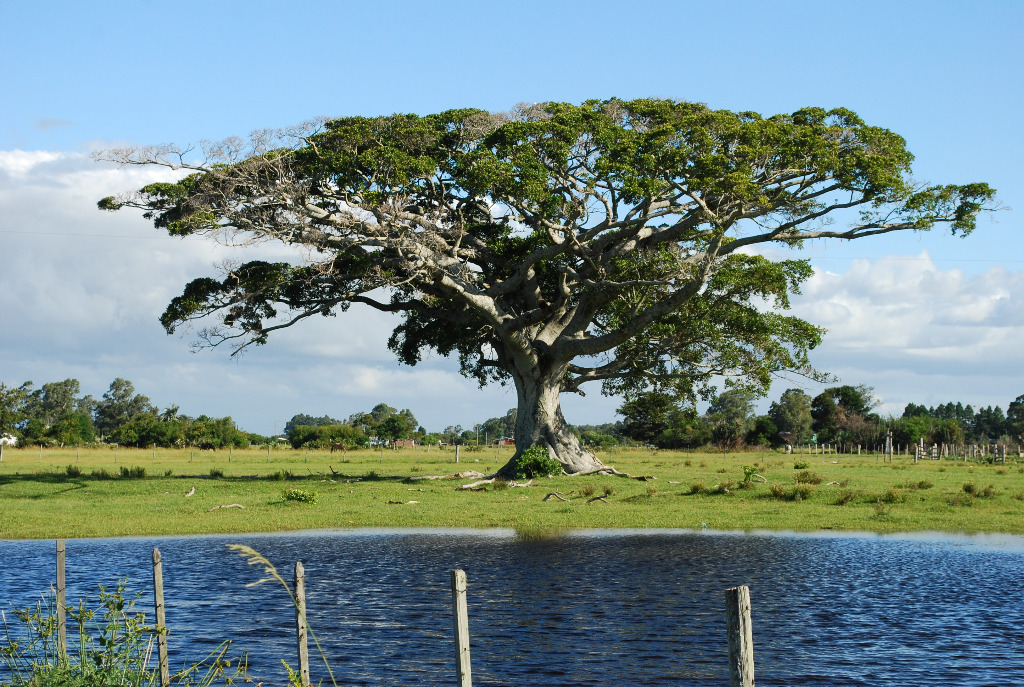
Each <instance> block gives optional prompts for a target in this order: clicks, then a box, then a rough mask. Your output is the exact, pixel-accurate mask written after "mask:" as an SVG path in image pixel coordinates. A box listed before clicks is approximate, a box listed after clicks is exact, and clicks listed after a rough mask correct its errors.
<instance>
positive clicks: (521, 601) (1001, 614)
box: [0, 530, 1024, 686]
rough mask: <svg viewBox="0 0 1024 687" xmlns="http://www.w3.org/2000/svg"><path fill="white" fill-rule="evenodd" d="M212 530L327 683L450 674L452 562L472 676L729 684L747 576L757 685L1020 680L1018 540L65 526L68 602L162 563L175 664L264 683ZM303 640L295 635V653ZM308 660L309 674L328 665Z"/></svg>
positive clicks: (281, 642) (46, 578)
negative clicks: (463, 587) (237, 671)
mask: <svg viewBox="0 0 1024 687" xmlns="http://www.w3.org/2000/svg"><path fill="white" fill-rule="evenodd" d="M228 543H239V544H246V545H249V546H252V547H253V548H255V549H256V550H258V551H259V552H261V553H262V554H264V555H265V556H266V557H267V558H269V559H270V560H271V561H273V562H274V563H275V564H277V566H278V568H279V570H280V572H281V573H282V575H283V576H284V577H285V578H287V579H289V580H290V579H291V576H292V570H293V567H292V566H293V565H294V562H295V561H296V560H301V561H302V562H303V565H304V566H305V569H306V577H307V583H306V585H307V604H308V616H309V622H310V626H311V627H312V629H313V631H314V632H315V633H316V634H317V636H318V637H319V639H320V641H321V643H322V645H323V648H324V650H325V652H326V654H327V656H328V659H329V660H330V662H331V665H332V667H333V669H334V671H335V674H336V676H337V678H338V683H339V684H345V685H405V684H425V685H433V684H441V683H447V684H453V683H454V657H453V654H454V652H453V649H452V645H453V639H452V619H451V595H450V589H449V585H450V571H451V570H452V569H453V568H462V569H464V570H465V571H466V574H467V577H468V580H469V616H470V634H471V653H472V671H473V682H474V684H475V685H481V686H484V685H491V686H496V685H618V684H629V685H669V684H671V685H723V684H728V667H727V645H726V638H725V612H724V597H723V592H724V590H725V589H726V588H728V587H732V586H736V585H739V584H746V585H749V587H750V590H751V599H752V605H753V627H754V651H755V661H756V671H757V683H758V684H759V685H762V686H768V685H914V686H920V685H1014V684H1018V685H1019V684H1024V538H1022V537H1012V536H987V537H986V536H974V537H969V536H942V535H916V536H913V535H903V536H893V537H881V536H875V535H862V536H838V535H837V536H818V535H810V536H809V535H778V534H729V533H712V532H689V531H670V532H666V531H600V532H578V533H572V534H568V535H565V536H560V537H555V538H549V539H539V540H524V539H521V538H517V537H516V536H515V534H514V533H513V532H511V531H506V530H501V531H487V530H485V531H467V530H447V531H437V530H427V531H424V530H416V531H380V530H375V531H338V532H309V533H300V534H282V535H241V536H239V535H233V536H226V537H221V536H218V537H187V538H184V537H182V538H156V539H97V540H70V541H68V543H67V586H68V601H69V605H70V604H71V603H72V602H73V601H74V600H77V599H79V598H81V597H83V596H86V595H88V596H89V597H90V599H92V600H95V598H96V592H97V585H99V584H105V585H114V584H116V582H117V580H118V579H119V578H123V577H128V578H129V589H130V590H137V591H140V592H142V594H143V597H142V599H141V602H140V603H141V604H142V605H143V607H144V608H145V610H146V611H147V612H148V611H150V609H151V608H152V591H151V589H152V575H151V569H150V560H151V554H152V549H153V547H154V546H157V547H159V548H160V550H161V553H162V556H163V561H164V574H165V589H166V592H165V593H166V604H167V623H168V626H169V627H170V631H171V633H170V636H169V642H170V646H171V656H172V662H173V663H175V664H179V665H180V664H182V663H184V662H185V661H192V660H197V659H198V658H200V657H201V656H202V655H204V654H205V653H206V652H208V651H210V650H211V649H213V648H214V647H215V646H216V645H217V644H219V643H220V642H221V641H222V640H224V639H232V640H234V644H233V652H237V651H243V650H244V651H247V652H249V654H250V659H251V665H252V667H253V671H254V672H255V674H257V675H258V676H260V677H262V678H265V679H266V680H265V682H264V684H266V685H270V684H283V683H284V678H283V668H282V667H281V664H280V659H281V658H285V659H286V660H288V661H289V663H291V664H292V665H294V664H295V659H294V655H295V640H294V612H293V610H292V609H291V606H290V603H289V600H288V598H287V596H286V595H285V593H284V591H283V589H281V587H280V586H279V585H276V584H263V585H259V586H256V587H246V584H248V583H250V582H254V581H256V580H257V579H259V578H260V577H261V576H262V574H261V573H262V570H260V569H256V568H252V567H250V566H248V565H246V563H245V561H244V560H243V559H242V558H240V557H239V556H238V555H237V554H236V553H234V552H231V551H229V550H228V549H227V548H226V546H225V545H226V544H228ZM53 550H54V544H53V542H52V541H44V542H39V541H30V542H20V541H19V542H2V541H0V602H3V603H4V604H5V607H7V608H10V606H7V605H6V604H7V602H11V603H12V604H14V605H15V606H25V605H28V604H29V603H31V602H32V600H33V599H34V598H38V597H39V594H40V593H41V592H43V591H44V590H45V589H46V588H47V587H48V585H49V584H50V580H51V579H52V576H53V566H54V553H53ZM314 654H315V649H314V648H313V647H312V646H311V655H314ZM323 676H324V673H323V670H322V668H320V667H318V666H317V665H316V663H314V682H315V681H316V679H317V678H319V677H323Z"/></svg>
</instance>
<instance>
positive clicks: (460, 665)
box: [452, 570, 473, 687]
mask: <svg viewBox="0 0 1024 687" xmlns="http://www.w3.org/2000/svg"><path fill="white" fill-rule="evenodd" d="M452 613H453V617H454V626H455V672H456V675H457V676H458V681H459V682H458V685H459V687H472V685H473V675H472V671H471V670H470V662H469V608H468V604H467V603H466V573H465V571H463V570H452Z"/></svg>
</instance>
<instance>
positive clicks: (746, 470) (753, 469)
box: [743, 465, 757, 483]
mask: <svg viewBox="0 0 1024 687" xmlns="http://www.w3.org/2000/svg"><path fill="white" fill-rule="evenodd" d="M756 474H757V466H756V465H744V466H743V482H744V483H747V482H749V481H750V480H752V479H754V475H756Z"/></svg>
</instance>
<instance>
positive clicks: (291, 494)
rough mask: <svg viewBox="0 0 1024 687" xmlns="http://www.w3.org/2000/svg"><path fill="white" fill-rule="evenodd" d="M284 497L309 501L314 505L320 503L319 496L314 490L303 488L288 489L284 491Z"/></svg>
mask: <svg viewBox="0 0 1024 687" xmlns="http://www.w3.org/2000/svg"><path fill="white" fill-rule="evenodd" d="M284 499H285V501H298V502H299V503H309V504H312V505H314V506H315V505H316V504H318V503H320V496H319V495H318V494H317V493H316V492H315V491H306V490H305V489H288V490H286V491H285V492H284Z"/></svg>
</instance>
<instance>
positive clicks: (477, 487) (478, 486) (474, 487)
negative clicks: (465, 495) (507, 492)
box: [455, 477, 533, 491]
mask: <svg viewBox="0 0 1024 687" xmlns="http://www.w3.org/2000/svg"><path fill="white" fill-rule="evenodd" d="M497 479H500V478H499V477H491V478H489V479H482V480H480V481H478V482H473V483H471V484H463V485H462V486H461V487H455V491H483V490H484V489H486V488H487V487H484V486H482V485H484V484H494V481H495V480H497ZM508 486H509V488H514V487H532V486H533V480H532V479H531V480H529V481H527V482H522V483H517V482H509V483H508Z"/></svg>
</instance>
